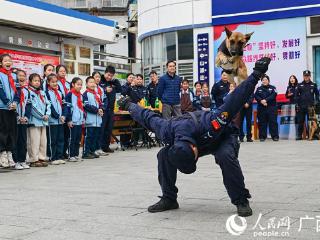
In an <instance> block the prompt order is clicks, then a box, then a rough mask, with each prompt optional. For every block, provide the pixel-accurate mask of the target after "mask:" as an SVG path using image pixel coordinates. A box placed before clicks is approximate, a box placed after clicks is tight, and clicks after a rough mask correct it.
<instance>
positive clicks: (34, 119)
mask: <svg viewBox="0 0 320 240" xmlns="http://www.w3.org/2000/svg"><path fill="white" fill-rule="evenodd" d="M29 91H30V96H31V104H32V109H31V117H30V120H29V124H30V125H31V126H35V127H44V126H48V121H44V120H43V116H44V115H47V116H49V118H50V115H51V104H50V102H49V100H48V99H47V96H46V94H45V92H44V91H42V90H40V95H41V96H42V97H40V96H39V95H38V94H37V93H35V92H34V88H32V87H29Z"/></svg>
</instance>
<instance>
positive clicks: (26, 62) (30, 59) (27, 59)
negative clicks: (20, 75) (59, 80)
mask: <svg viewBox="0 0 320 240" xmlns="http://www.w3.org/2000/svg"><path fill="white" fill-rule="evenodd" d="M4 53H7V54H9V55H10V56H11V58H12V61H13V67H14V68H19V69H22V70H25V71H26V72H27V75H28V76H29V75H30V74H31V73H38V74H40V76H42V75H43V66H44V65H46V64H48V63H50V64H52V65H54V66H56V65H58V64H59V63H60V57H58V56H50V55H43V54H37V53H29V52H22V51H15V50H7V49H0V54H4Z"/></svg>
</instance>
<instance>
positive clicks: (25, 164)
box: [20, 162, 30, 169]
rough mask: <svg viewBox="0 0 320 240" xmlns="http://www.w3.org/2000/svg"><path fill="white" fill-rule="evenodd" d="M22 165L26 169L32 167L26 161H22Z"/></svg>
mask: <svg viewBox="0 0 320 240" xmlns="http://www.w3.org/2000/svg"><path fill="white" fill-rule="evenodd" d="M20 165H21V166H22V167H23V168H24V169H30V166H29V165H28V164H27V163H26V162H22V163H20Z"/></svg>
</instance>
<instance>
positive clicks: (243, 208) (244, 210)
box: [237, 200, 252, 217]
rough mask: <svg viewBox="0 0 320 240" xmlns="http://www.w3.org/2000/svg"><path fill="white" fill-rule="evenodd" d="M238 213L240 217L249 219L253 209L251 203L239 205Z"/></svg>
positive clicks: (244, 202)
mask: <svg viewBox="0 0 320 240" xmlns="http://www.w3.org/2000/svg"><path fill="white" fill-rule="evenodd" d="M237 212H238V215H239V216H240V217H249V216H251V215H252V209H251V207H250V205H249V201H248V200H246V201H243V202H240V203H238V204H237Z"/></svg>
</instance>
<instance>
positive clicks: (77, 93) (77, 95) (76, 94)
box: [70, 88, 84, 112]
mask: <svg viewBox="0 0 320 240" xmlns="http://www.w3.org/2000/svg"><path fill="white" fill-rule="evenodd" d="M70 92H71V93H72V94H73V95H75V96H76V97H77V105H78V108H79V109H80V110H81V111H82V112H84V108H83V103H82V99H81V93H80V92H77V91H76V90H75V89H74V88H72V89H71V90H70Z"/></svg>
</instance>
